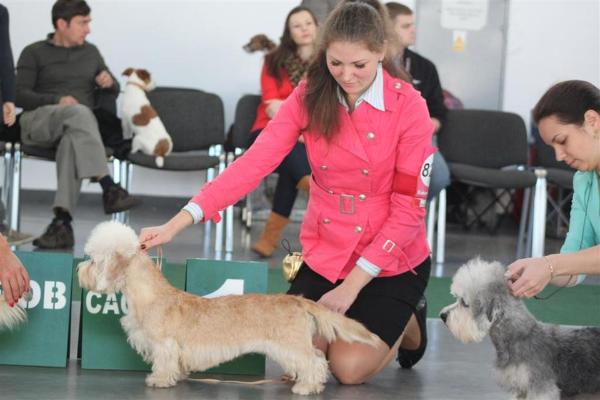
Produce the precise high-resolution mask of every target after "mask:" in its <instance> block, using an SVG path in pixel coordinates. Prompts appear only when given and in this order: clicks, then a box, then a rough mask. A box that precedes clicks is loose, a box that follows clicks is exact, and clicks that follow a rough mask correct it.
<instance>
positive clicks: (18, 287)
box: [0, 247, 29, 307]
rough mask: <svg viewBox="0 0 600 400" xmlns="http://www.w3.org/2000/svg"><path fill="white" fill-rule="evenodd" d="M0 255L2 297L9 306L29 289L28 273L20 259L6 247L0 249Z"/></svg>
mask: <svg viewBox="0 0 600 400" xmlns="http://www.w3.org/2000/svg"><path fill="white" fill-rule="evenodd" d="M2 251H3V252H5V254H3V255H2V256H1V257H0V283H1V284H2V290H3V291H4V298H5V299H6V302H7V303H8V305H10V306H11V307H12V306H14V305H15V304H16V303H17V302H18V301H19V299H20V298H21V296H22V295H23V294H24V293H26V292H27V291H28V290H29V274H28V273H27V271H26V270H25V267H23V264H21V261H20V260H19V259H18V258H17V256H15V254H14V253H13V252H12V251H10V249H9V248H8V247H6V248H5V249H4V248H3V249H2Z"/></svg>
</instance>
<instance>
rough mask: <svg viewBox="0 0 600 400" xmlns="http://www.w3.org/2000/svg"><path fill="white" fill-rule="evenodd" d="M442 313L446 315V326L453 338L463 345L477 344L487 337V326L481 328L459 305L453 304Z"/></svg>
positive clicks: (468, 312) (469, 313)
mask: <svg viewBox="0 0 600 400" xmlns="http://www.w3.org/2000/svg"><path fill="white" fill-rule="evenodd" d="M442 312H447V313H448V318H447V319H446V325H447V326H448V329H449V330H450V332H451V333H452V335H454V337H455V338H457V339H458V340H460V341H461V342H463V343H473V342H475V343H478V342H481V341H482V340H483V338H484V337H485V335H487V332H488V329H489V326H487V327H484V329H482V327H481V326H480V324H478V323H477V321H475V319H473V314H471V311H470V309H468V308H465V307H463V306H461V305H459V304H453V305H450V306H448V307H446V308H445V309H443V310H442Z"/></svg>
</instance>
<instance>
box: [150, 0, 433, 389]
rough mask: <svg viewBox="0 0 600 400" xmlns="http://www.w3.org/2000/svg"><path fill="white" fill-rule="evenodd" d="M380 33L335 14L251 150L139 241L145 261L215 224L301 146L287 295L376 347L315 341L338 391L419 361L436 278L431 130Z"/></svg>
mask: <svg viewBox="0 0 600 400" xmlns="http://www.w3.org/2000/svg"><path fill="white" fill-rule="evenodd" d="M387 25H389V21H388V20H386V18H384V16H382V14H381V11H378V10H376V9H375V8H374V7H373V6H371V5H369V4H366V3H364V2H342V3H341V4H340V5H339V6H338V7H337V8H336V9H335V10H334V11H333V13H332V14H331V16H330V17H329V18H328V19H327V21H326V23H325V25H324V27H323V29H322V35H321V37H320V40H319V44H318V46H317V50H316V56H315V58H314V59H313V61H312V62H311V65H310V67H309V70H308V76H307V79H306V81H302V82H300V84H299V85H298V87H297V88H296V89H295V90H294V92H293V93H292V94H291V95H290V96H289V97H288V98H287V100H286V101H285V102H284V103H283V104H282V105H281V108H280V109H279V111H278V113H277V114H276V115H275V117H274V118H273V119H272V120H271V121H270V122H269V124H268V125H267V126H266V127H265V128H264V130H263V131H262V133H261V134H260V136H259V137H258V138H257V139H256V142H255V143H254V145H253V146H252V147H250V148H249V149H248V150H247V151H246V152H245V153H244V155H243V156H241V157H240V158H238V159H237V160H236V161H235V162H234V163H233V164H232V165H231V166H229V167H228V168H226V169H225V171H224V172H223V173H221V174H220V175H219V176H218V177H217V178H216V179H214V180H213V181H211V182H209V183H207V184H206V185H204V186H203V187H202V189H201V190H200V192H199V193H198V194H197V195H196V196H194V197H193V198H192V199H191V201H190V202H189V203H188V204H187V205H186V206H185V207H184V208H183V210H181V211H180V212H179V213H178V214H176V215H175V216H174V217H173V218H172V219H171V220H169V221H168V222H167V223H165V224H163V225H160V226H155V227H148V228H144V229H142V230H141V232H140V235H139V242H140V246H141V247H142V249H149V248H151V247H153V246H157V245H160V244H164V243H167V242H169V241H170V240H172V239H173V237H174V236H176V235H177V234H178V233H179V232H180V231H182V230H183V229H184V228H186V227H188V226H190V225H192V224H193V223H198V222H203V221H207V220H212V221H215V222H218V221H219V220H220V216H219V213H218V212H219V210H223V209H224V208H226V207H227V206H229V205H231V204H234V203H235V202H236V201H238V199H240V198H242V197H243V196H244V195H245V194H246V193H248V192H250V191H252V190H254V189H255V188H256V187H257V186H258V184H259V183H260V181H261V180H262V179H263V178H264V177H265V176H266V175H268V174H269V173H271V172H272V171H273V170H274V169H275V168H276V167H277V166H278V165H279V164H280V162H281V160H282V159H283V158H284V157H285V156H286V155H287V154H288V153H289V151H290V150H291V149H292V148H293V147H294V145H295V144H296V143H297V141H298V138H299V137H300V136H302V137H303V139H304V143H305V145H306V149H307V152H308V155H309V161H310V165H311V169H312V181H311V184H310V196H309V203H308V206H307V210H306V214H305V217H304V220H303V222H302V226H301V230H300V241H301V244H302V254H303V259H304V263H303V265H302V267H301V268H300V271H299V272H298V275H297V276H296V278H295V280H294V281H293V282H292V284H291V287H290V289H289V291H288V293H289V294H296V295H302V296H304V297H306V298H308V299H312V300H316V301H318V302H319V303H320V304H322V305H324V306H326V307H327V308H329V309H331V310H333V311H336V312H339V313H341V314H345V315H346V316H348V317H350V318H352V319H355V320H357V321H359V322H361V323H363V324H364V325H365V326H366V327H367V329H369V330H370V331H371V332H372V333H375V334H376V335H377V336H378V342H377V345H376V346H375V347H371V346H369V345H365V344H362V343H347V342H344V341H342V340H336V341H334V342H333V343H331V344H329V345H327V344H326V343H325V341H324V340H322V338H320V337H315V338H314V342H315V346H316V347H317V348H318V349H319V350H321V351H322V352H323V353H324V354H325V355H326V356H327V359H328V361H329V368H330V370H331V372H332V374H333V375H334V376H335V377H336V378H337V380H338V381H339V382H340V383H342V384H360V383H363V382H365V381H366V380H368V379H369V378H370V377H371V376H373V375H375V374H377V373H378V372H379V371H380V370H382V369H383V368H384V367H385V366H386V365H387V364H388V363H389V361H390V360H392V359H393V358H394V355H395V353H396V352H397V351H398V349H399V347H400V346H401V344H402V347H403V348H408V349H413V350H418V349H419V348H424V346H425V342H426V341H425V332H424V331H421V329H422V328H421V326H424V324H423V323H418V322H417V318H416V317H415V312H416V310H417V305H418V303H419V301H420V300H421V299H422V297H423V293H424V291H425V288H426V286H427V282H428V278H429V274H430V269H431V263H430V249H429V246H428V243H427V240H426V235H425V223H424V219H425V210H426V198H427V189H428V185H429V175H430V172H431V160H432V158H433V156H432V155H433V152H434V151H435V149H434V148H433V147H432V146H431V137H432V132H433V125H432V123H431V119H430V118H429V113H428V111H427V106H426V103H425V100H424V99H423V98H422V97H421V96H420V94H419V93H418V92H417V91H416V90H415V89H414V88H413V87H412V86H411V85H410V84H409V83H407V82H408V77H407V75H406V73H404V72H403V71H399V70H397V69H396V67H395V66H394V65H393V63H392V62H391V59H390V58H389V57H388V56H387V54H388V53H387V52H386V46H387V43H388V40H387V38H388V32H391V29H389V30H388V29H387ZM422 319H423V320H424V317H423V318H422ZM419 354H421V355H422V351H420V353H419Z"/></svg>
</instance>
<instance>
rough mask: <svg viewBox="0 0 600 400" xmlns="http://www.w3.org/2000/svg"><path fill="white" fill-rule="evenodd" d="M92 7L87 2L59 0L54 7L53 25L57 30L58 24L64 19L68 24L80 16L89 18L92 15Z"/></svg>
mask: <svg viewBox="0 0 600 400" xmlns="http://www.w3.org/2000/svg"><path fill="white" fill-rule="evenodd" d="M90 12H91V9H90V6H88V4H87V3H86V2H85V0H57V1H56V3H54V5H53V6H52V25H53V26H54V28H56V22H57V21H58V20H59V19H64V20H65V21H66V22H67V24H70V23H71V19H73V17H76V16H78V15H81V16H83V17H87V16H88V15H90Z"/></svg>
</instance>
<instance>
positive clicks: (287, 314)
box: [78, 222, 379, 395]
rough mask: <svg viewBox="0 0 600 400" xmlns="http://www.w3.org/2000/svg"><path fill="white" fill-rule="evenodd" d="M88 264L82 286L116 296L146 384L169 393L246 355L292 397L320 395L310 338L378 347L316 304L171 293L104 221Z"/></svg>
mask: <svg viewBox="0 0 600 400" xmlns="http://www.w3.org/2000/svg"><path fill="white" fill-rule="evenodd" d="M84 250H85V253H86V254H88V255H89V256H90V259H89V260H87V261H83V262H81V263H80V264H79V266H78V276H79V282H80V284H81V286H82V287H84V288H86V289H89V290H93V291H95V292H99V293H115V292H122V293H123V295H124V296H125V297H126V299H127V303H128V314H127V315H126V316H124V317H123V318H121V325H122V326H123V329H124V330H125V332H126V333H127V339H128V341H129V343H130V344H131V345H132V346H133V347H134V348H135V350H136V351H137V352H138V353H140V354H141V355H142V356H143V358H144V360H146V362H148V363H151V364H152V373H151V374H150V375H148V377H147V378H146V384H147V385H149V386H155V387H169V386H174V385H175V384H176V383H177V381H179V380H181V379H185V378H186V377H187V375H188V374H189V373H190V372H192V371H204V370H206V369H208V368H211V367H214V366H216V365H218V364H221V363H223V362H225V361H229V360H232V359H234V358H236V357H238V356H240V355H242V354H246V353H263V354H266V355H267V356H269V357H270V358H272V359H273V360H274V361H276V362H278V363H279V364H280V365H281V366H282V367H283V369H284V371H285V373H286V375H287V376H290V377H292V378H293V379H294V380H295V384H294V386H293V387H292V392H294V393H297V394H304V395H306V394H311V393H319V392H321V391H322V390H323V389H324V383H325V382H326V380H327V373H328V365H327V360H326V359H325V355H324V354H323V352H322V351H320V350H318V349H316V348H315V347H314V346H313V336H315V335H320V336H322V337H323V338H324V339H325V340H327V342H329V343H331V342H332V341H334V340H338V339H340V340H343V341H345V342H360V343H366V344H368V345H372V346H376V344H377V343H378V341H379V338H378V337H377V336H376V335H374V334H372V333H370V332H369V331H368V330H367V329H366V328H365V327H364V326H363V325H362V324H360V323H358V322H356V321H354V320H351V319H349V318H346V317H344V316H343V315H341V314H337V313H334V312H332V311H329V310H328V309H326V308H325V307H323V306H320V305H318V304H317V303H315V302H313V301H310V300H307V299H304V298H302V297H297V296H290V295H261V294H249V295H241V296H233V295H232V296H222V297H217V298H214V299H205V298H202V297H200V296H195V295H193V294H190V293H186V292H183V291H181V290H179V289H176V288H175V287H173V286H171V285H170V284H169V282H167V280H166V279H165V278H164V277H163V275H162V274H161V272H160V271H159V269H158V268H157V266H156V265H155V264H154V262H153V261H152V259H151V258H150V257H149V256H148V255H147V254H145V253H144V252H142V251H140V250H139V243H138V238H137V236H136V234H135V232H134V231H133V229H131V228H129V227H127V226H125V225H123V224H120V223H117V222H103V223H101V224H99V225H98V226H97V227H96V228H94V230H93V231H92V233H91V235H90V238H89V239H88V241H87V243H86V245H85V249H84Z"/></svg>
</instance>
